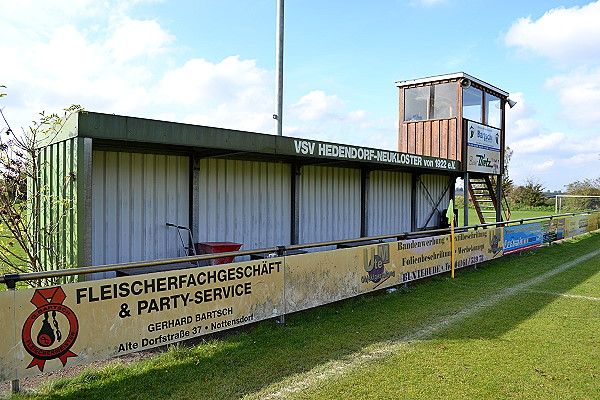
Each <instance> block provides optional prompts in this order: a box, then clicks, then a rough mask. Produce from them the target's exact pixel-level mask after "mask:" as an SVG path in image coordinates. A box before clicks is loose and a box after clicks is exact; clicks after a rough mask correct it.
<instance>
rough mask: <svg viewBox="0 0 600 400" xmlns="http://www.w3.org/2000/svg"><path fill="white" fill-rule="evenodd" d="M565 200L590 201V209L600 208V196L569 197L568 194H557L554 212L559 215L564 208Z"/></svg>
mask: <svg viewBox="0 0 600 400" xmlns="http://www.w3.org/2000/svg"><path fill="white" fill-rule="evenodd" d="M563 198H581V199H590V200H591V202H590V203H589V204H590V206H591V207H590V208H593V209H598V208H600V196H583V195H581V196H578V195H568V194H557V195H556V198H555V199H554V211H555V212H556V213H557V214H559V213H560V210H561V208H562V205H563V204H562V203H563Z"/></svg>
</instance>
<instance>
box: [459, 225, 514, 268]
mask: <svg viewBox="0 0 600 400" xmlns="http://www.w3.org/2000/svg"><path fill="white" fill-rule="evenodd" d="M454 238H455V243H456V268H462V267H466V266H469V265H474V264H479V263H482V262H484V261H489V260H492V259H494V258H500V257H502V255H503V250H504V249H503V246H504V228H492V229H482V230H475V231H468V232H462V233H457V234H455V235H454Z"/></svg>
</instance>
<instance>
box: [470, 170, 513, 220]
mask: <svg viewBox="0 0 600 400" xmlns="http://www.w3.org/2000/svg"><path fill="white" fill-rule="evenodd" d="M468 186H469V195H470V198H471V201H472V204H473V206H474V207H475V211H477V216H478V217H479V222H481V223H482V224H486V223H491V222H496V210H497V209H498V204H497V200H496V193H495V191H494V187H495V179H494V178H493V177H490V176H487V175H486V176H483V177H481V178H470V179H469V185H468ZM502 205H503V206H504V207H502V208H503V210H502V211H504V212H503V213H502V214H503V217H504V220H505V221H508V220H509V219H510V208H509V206H508V201H507V200H506V197H505V196H504V193H502Z"/></svg>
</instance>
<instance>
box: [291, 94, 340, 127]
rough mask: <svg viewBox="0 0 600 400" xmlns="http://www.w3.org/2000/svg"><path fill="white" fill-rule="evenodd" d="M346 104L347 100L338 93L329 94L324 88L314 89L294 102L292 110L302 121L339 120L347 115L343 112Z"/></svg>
mask: <svg viewBox="0 0 600 400" xmlns="http://www.w3.org/2000/svg"><path fill="white" fill-rule="evenodd" d="M344 106H345V102H344V101H343V100H341V99H340V98H339V97H338V96H337V95H327V94H325V92H323V91H322V90H314V91H312V92H310V93H308V94H306V95H304V96H302V98H300V100H298V102H297V103H295V104H293V105H292V107H291V109H290V112H291V113H292V114H293V115H295V116H296V117H297V118H298V119H299V120H301V121H317V120H322V119H330V120H331V119H333V120H339V119H343V118H344V117H346V116H347V114H344V112H343V109H344Z"/></svg>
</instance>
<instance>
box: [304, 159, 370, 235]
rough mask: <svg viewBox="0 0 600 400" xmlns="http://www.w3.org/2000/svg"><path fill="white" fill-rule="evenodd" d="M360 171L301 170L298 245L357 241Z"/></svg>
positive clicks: (319, 168)
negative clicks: (347, 240) (330, 241)
mask: <svg viewBox="0 0 600 400" xmlns="http://www.w3.org/2000/svg"><path fill="white" fill-rule="evenodd" d="M360 181H361V176H360V170H358V169H349V168H335V167H323V166H304V167H302V168H301V169H300V175H299V176H298V187H297V190H298V204H297V207H298V241H299V243H311V242H324V241H329V240H339V239H348V238H358V237H360V225H361V222H360V210H361V185H360Z"/></svg>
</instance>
